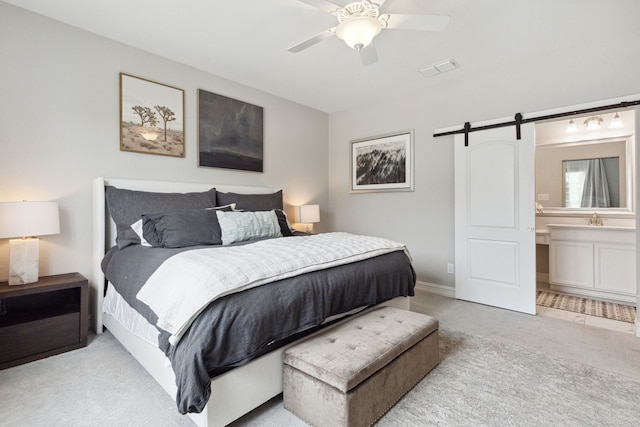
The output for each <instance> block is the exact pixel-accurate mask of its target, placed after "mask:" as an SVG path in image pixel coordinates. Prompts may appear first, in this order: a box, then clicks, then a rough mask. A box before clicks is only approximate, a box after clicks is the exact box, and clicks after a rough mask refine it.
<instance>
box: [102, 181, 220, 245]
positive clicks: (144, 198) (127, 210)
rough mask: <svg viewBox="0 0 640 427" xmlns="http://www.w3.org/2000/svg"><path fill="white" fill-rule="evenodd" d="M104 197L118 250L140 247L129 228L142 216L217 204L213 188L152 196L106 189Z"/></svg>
mask: <svg viewBox="0 0 640 427" xmlns="http://www.w3.org/2000/svg"><path fill="white" fill-rule="evenodd" d="M105 197H106V200H107V207H108V209H109V213H110V214H111V217H112V218H113V221H114V222H115V223H116V228H117V230H118V236H117V238H116V243H117V244H118V247H119V248H120V249H122V248H124V247H126V246H129V245H133V244H140V238H139V237H138V235H137V234H136V233H135V232H134V231H133V229H132V228H131V225H132V224H133V223H134V222H136V221H138V220H139V219H140V217H141V216H142V215H144V214H151V213H157V212H175V211H184V210H190V209H204V208H210V207H214V206H215V205H216V189H215V188H212V189H210V190H208V191H204V192H201V193H153V192H148V191H135V190H125V189H121V188H116V187H112V186H107V187H106V188H105Z"/></svg>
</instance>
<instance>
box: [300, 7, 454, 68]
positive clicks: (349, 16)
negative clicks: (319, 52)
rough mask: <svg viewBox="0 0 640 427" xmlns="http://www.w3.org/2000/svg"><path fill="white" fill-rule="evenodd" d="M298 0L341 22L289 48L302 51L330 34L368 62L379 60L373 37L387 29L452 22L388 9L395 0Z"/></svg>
mask: <svg viewBox="0 0 640 427" xmlns="http://www.w3.org/2000/svg"><path fill="white" fill-rule="evenodd" d="M298 1H300V2H302V3H305V4H308V5H309V6H312V7H315V8H317V9H320V10H323V11H325V12H328V13H330V14H332V15H334V16H335V17H336V18H337V20H338V23H337V25H336V26H334V27H331V28H329V29H328V30H325V31H323V32H321V33H319V34H316V35H315V36H313V37H311V38H309V39H307V40H305V41H303V42H300V43H298V44H296V45H295V46H292V47H290V48H289V49H288V51H289V52H293V53H298V52H301V51H303V50H305V49H307V48H309V47H311V46H313V45H315V44H317V43H320V42H321V41H323V40H325V39H328V38H329V37H333V36H336V37H338V38H339V39H341V40H343V41H344V42H345V43H346V44H347V45H348V46H349V47H350V48H352V49H355V50H357V51H358V52H359V53H360V58H361V59H362V63H363V64H364V65H370V64H373V63H375V62H377V61H378V53H377V52H376V48H375V46H374V44H373V39H374V38H375V37H376V36H377V35H378V34H380V31H382V30H383V29H398V30H417V31H444V29H445V28H446V26H447V24H448V23H449V17H448V16H440V15H422V14H397V13H386V12H387V9H389V5H391V3H393V0H387V1H385V0H380V3H373V2H372V1H370V0H362V1H356V2H352V3H349V4H347V5H345V6H340V5H339V4H337V3H334V2H332V1H329V0H298ZM343 3H344V2H343Z"/></svg>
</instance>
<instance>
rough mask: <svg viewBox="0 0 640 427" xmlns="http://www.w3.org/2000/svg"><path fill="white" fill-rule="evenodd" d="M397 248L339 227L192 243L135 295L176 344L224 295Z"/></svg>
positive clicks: (161, 268)
mask: <svg viewBox="0 0 640 427" xmlns="http://www.w3.org/2000/svg"><path fill="white" fill-rule="evenodd" d="M398 250H403V251H405V252H407V250H406V247H405V246H404V245H403V244H401V243H397V242H394V241H391V240H387V239H383V238H379V237H372V236H360V235H354V234H349V233H340V232H337V233H322V234H317V235H312V236H294V237H284V238H279V239H269V240H261V241H258V242H255V243H252V244H248V245H243V246H231V247H216V248H204V249H196V250H192V251H186V252H181V253H179V254H177V255H174V256H172V257H171V258H169V259H167V260H166V261H165V262H164V263H163V264H161V265H160V267H158V269H157V270H156V271H155V272H154V273H153V274H152V275H151V277H149V280H147V282H146V283H145V284H144V285H143V287H142V288H141V289H140V291H139V292H138V295H137V298H138V299H139V300H141V301H142V302H144V303H145V304H147V305H148V306H149V307H151V309H152V310H153V311H154V312H155V313H156V315H157V316H158V323H157V325H158V326H159V327H160V328H162V329H164V330H166V331H168V332H169V333H171V338H170V339H169V342H170V343H171V344H173V345H176V344H177V343H178V341H179V340H180V338H181V337H182V335H183V334H184V333H185V331H186V330H187V329H188V328H189V326H190V325H191V323H192V322H193V320H194V319H195V318H196V316H197V315H198V314H200V312H201V311H202V310H204V309H205V308H206V307H207V305H209V303H210V302H212V301H214V300H215V299H217V298H220V297H222V296H224V295H228V294H231V293H234V292H239V291H242V290H245V289H249V288H253V287H256V286H260V285H263V284H265V283H270V282H273V281H276V280H280V279H285V278H288V277H293V276H296V275H299V274H303V273H307V272H310V271H317V270H322V269H325V268H330V267H334V266H338V265H343V264H347V263H350V262H354V261H360V260H363V259H367V258H372V257H375V256H378V255H382V254H385V253H389V252H393V251H398ZM407 254H408V253H407Z"/></svg>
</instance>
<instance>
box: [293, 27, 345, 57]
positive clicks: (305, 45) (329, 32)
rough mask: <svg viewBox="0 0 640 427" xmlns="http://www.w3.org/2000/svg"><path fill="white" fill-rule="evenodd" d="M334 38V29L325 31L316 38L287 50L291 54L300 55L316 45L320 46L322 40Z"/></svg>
mask: <svg viewBox="0 0 640 427" xmlns="http://www.w3.org/2000/svg"><path fill="white" fill-rule="evenodd" d="M333 36H334V32H333V28H331V29H329V30H326V31H323V32H321V33H319V34H316V35H315V36H313V37H311V38H310V39H307V40H305V41H303V42H301V43H298V44H297V45H295V46H291V47H290V48H289V49H287V50H288V51H289V52H293V53H298V52H301V51H303V50H305V49H307V48H309V47H311V46H313V45H314V44H318V43H320V42H321V41H322V40H325V39H328V38H329V37H333Z"/></svg>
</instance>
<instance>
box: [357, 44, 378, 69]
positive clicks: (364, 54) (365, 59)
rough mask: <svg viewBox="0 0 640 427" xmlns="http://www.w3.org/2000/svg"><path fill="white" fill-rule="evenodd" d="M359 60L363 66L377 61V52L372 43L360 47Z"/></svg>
mask: <svg viewBox="0 0 640 427" xmlns="http://www.w3.org/2000/svg"><path fill="white" fill-rule="evenodd" d="M360 60H361V61H362V65H364V66H365V67H366V66H367V65H371V64H374V63H376V62H378V52H377V51H376V47H375V46H374V44H373V43H371V44H369V46H367V47H365V48H362V49H360Z"/></svg>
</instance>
